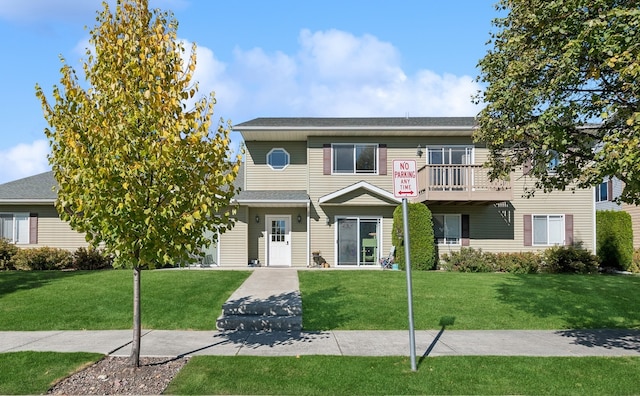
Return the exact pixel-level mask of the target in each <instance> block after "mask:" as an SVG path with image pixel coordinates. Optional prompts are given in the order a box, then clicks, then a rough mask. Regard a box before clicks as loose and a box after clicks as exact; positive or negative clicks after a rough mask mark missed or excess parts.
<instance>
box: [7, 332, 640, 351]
mask: <svg viewBox="0 0 640 396" xmlns="http://www.w3.org/2000/svg"><path fill="white" fill-rule="evenodd" d="M132 333H133V332H132V331H130V330H113V331H105V330H96V331H33V332H12V331H8V332H7V331H3V332H0V353H4V352H17V351H56V352H97V353H103V354H108V355H113V356H128V355H129V352H130V342H131V339H132ZM415 339H416V356H453V355H497V356H640V331H638V330H593V331H590V330H558V331H544V330H485V331H476V330H442V331H437V330H419V331H416V334H415ZM141 355H143V356H166V357H176V356H195V355H223V356H235V355H254V356H296V355H340V356H409V355H410V351H409V332H408V331H396V330H392V331H323V332H295V333H287V332H246V331H233V332H218V331H171V330H151V331H144V332H143V337H142V346H141Z"/></svg>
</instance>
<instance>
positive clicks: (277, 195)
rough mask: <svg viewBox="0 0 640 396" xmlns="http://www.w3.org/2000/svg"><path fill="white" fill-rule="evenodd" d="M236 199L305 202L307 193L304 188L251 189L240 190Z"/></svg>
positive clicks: (242, 200)
mask: <svg viewBox="0 0 640 396" xmlns="http://www.w3.org/2000/svg"><path fill="white" fill-rule="evenodd" d="M236 201H238V202H240V203H243V202H282V203H285V202H307V201H309V194H307V192H306V191H304V190H251V191H240V193H239V194H238V195H237V196H236Z"/></svg>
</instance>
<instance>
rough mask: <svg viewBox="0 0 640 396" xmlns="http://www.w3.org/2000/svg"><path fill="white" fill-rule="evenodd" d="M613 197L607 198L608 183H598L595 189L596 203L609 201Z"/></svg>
mask: <svg viewBox="0 0 640 396" xmlns="http://www.w3.org/2000/svg"><path fill="white" fill-rule="evenodd" d="M612 198H613V197H610V196H609V182H608V181H606V182H604V183H600V185H598V187H596V202H602V201H611V200H612Z"/></svg>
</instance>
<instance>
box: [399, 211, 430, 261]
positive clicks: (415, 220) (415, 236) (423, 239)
mask: <svg viewBox="0 0 640 396" xmlns="http://www.w3.org/2000/svg"><path fill="white" fill-rule="evenodd" d="M407 212H408V218H409V219H408V220H409V234H410V235H411V239H410V243H411V256H410V259H411V269H416V270H431V269H433V268H434V265H435V262H436V260H435V258H436V246H435V239H434V236H433V218H432V216H431V211H430V210H429V208H427V206H426V205H424V204H421V203H407ZM391 232H392V235H391V241H392V243H393V245H394V246H395V247H396V257H395V261H396V263H398V265H399V267H400V268H401V269H405V257H404V255H405V253H404V238H403V234H404V224H403V220H402V205H398V207H396V209H395V210H394V211H393V228H392V231H391Z"/></svg>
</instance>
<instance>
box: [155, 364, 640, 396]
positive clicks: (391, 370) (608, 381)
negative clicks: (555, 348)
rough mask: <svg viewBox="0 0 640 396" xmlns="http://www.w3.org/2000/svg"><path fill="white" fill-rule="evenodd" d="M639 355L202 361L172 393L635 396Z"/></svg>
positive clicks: (181, 377) (173, 385)
mask: <svg viewBox="0 0 640 396" xmlns="http://www.w3.org/2000/svg"><path fill="white" fill-rule="evenodd" d="M639 383H640V358H629V357H625V358H622V357H621V358H607V357H580V358H572V357H547V358H541V357H504V356H502V357H496V356H446V357H437V358H427V359H425V360H423V361H422V362H420V364H419V366H418V370H417V371H416V372H412V371H411V365H410V363H409V358H407V357H393V356H392V357H353V356H301V357H299V358H296V357H269V358H267V357H256V356H235V357H229V356H196V357H193V358H192V359H191V360H190V361H189V363H188V364H187V365H186V366H185V367H184V368H183V369H182V370H181V371H180V373H178V375H177V376H176V378H174V380H173V381H172V383H171V384H170V385H169V387H168V388H167V390H166V391H165V393H166V394H179V395H203V394H233V395H418V394H420V395H432V394H439V395H472V394H481V395H516V394H517V395H523V394H529V395H585V394H589V395H631V394H637V393H638V384H639Z"/></svg>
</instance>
